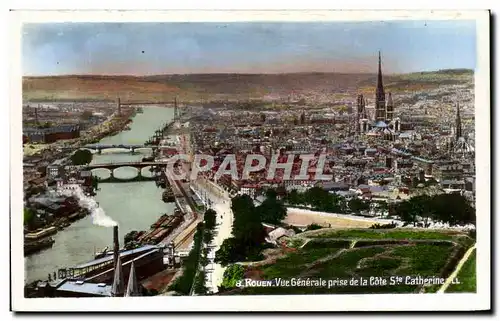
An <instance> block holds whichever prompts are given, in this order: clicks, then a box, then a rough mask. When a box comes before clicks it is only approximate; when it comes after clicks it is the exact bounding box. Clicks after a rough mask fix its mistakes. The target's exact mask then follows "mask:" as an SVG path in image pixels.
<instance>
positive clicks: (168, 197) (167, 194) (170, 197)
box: [162, 185, 175, 203]
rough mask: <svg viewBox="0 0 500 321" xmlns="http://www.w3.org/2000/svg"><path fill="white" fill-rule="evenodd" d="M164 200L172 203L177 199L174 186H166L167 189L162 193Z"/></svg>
mask: <svg viewBox="0 0 500 321" xmlns="http://www.w3.org/2000/svg"><path fill="white" fill-rule="evenodd" d="M162 200H163V201H164V202H165V203H171V202H173V201H175V196H174V191H173V190H172V187H171V186H170V185H167V186H166V189H165V191H164V192H163V194H162Z"/></svg>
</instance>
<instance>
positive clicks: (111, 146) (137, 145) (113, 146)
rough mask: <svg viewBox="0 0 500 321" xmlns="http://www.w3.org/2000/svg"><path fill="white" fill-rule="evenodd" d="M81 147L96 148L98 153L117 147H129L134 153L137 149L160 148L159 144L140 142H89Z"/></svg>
mask: <svg viewBox="0 0 500 321" xmlns="http://www.w3.org/2000/svg"><path fill="white" fill-rule="evenodd" d="M81 148H85V149H91V150H96V151H97V152H98V153H100V152H101V151H102V150H104V149H117V148H121V149H128V150H129V151H131V152H132V153H134V152H135V150H136V149H141V148H150V149H153V150H154V149H157V148H159V146H156V145H144V144H140V145H139V144H136V145H133V144H113V145H106V144H89V145H85V146H83V147H81Z"/></svg>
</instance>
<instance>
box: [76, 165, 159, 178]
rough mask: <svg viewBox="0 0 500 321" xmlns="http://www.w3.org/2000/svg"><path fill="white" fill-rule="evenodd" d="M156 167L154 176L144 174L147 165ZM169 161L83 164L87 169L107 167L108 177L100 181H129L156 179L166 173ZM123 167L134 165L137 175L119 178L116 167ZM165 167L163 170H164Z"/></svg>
mask: <svg viewBox="0 0 500 321" xmlns="http://www.w3.org/2000/svg"><path fill="white" fill-rule="evenodd" d="M150 166H151V167H152V168H156V169H155V170H153V172H154V174H153V175H152V176H145V175H143V174H142V170H143V169H144V168H145V167H150ZM166 166H167V163H158V162H121V163H106V164H89V165H85V166H82V168H83V169H86V170H95V169H107V170H108V171H109V177H108V178H99V181H102V182H129V181H150V180H156V179H157V178H158V177H160V176H163V175H164V173H163V172H164V170H165V167H166ZM121 167H132V168H135V169H136V170H137V176H135V177H130V178H118V177H116V176H115V173H114V171H115V169H117V168H121ZM162 169H163V170H162Z"/></svg>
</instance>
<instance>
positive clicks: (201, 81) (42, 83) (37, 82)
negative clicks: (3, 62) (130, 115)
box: [23, 69, 473, 101]
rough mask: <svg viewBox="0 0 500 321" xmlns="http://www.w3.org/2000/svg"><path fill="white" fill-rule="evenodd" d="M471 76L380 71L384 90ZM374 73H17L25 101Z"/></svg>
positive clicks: (257, 90)
mask: <svg viewBox="0 0 500 321" xmlns="http://www.w3.org/2000/svg"><path fill="white" fill-rule="evenodd" d="M471 79H473V71H472V70H466V69H454V70H439V71H434V72H421V73H410V74H403V75H388V76H384V85H385V86H386V88H387V90H388V91H394V92H397V91H400V90H418V89H422V88H424V89H425V88H430V87H436V86H439V85H440V84H451V83H460V82H464V81H470V80H471ZM375 83H376V75H375V74H344V73H318V72H314V73H289V74H186V75H155V76H137V77H136V76H101V75H95V76H94V75H84V76H81V75H68V76H48V77H23V98H24V99H26V100H52V99H61V100H67V99H73V100H115V99H116V97H118V96H119V97H120V98H122V100H126V101H144V100H148V101H163V100H170V99H172V98H173V97H174V96H176V97H179V99H183V100H191V99H246V98H249V97H253V98H255V97H262V96H264V95H269V94H273V95H279V96H287V95H290V94H291V93H292V92H309V93H317V94H331V93H336V92H344V91H360V92H367V93H369V92H372V91H373V87H374V86H375Z"/></svg>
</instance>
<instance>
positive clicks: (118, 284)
mask: <svg viewBox="0 0 500 321" xmlns="http://www.w3.org/2000/svg"><path fill="white" fill-rule="evenodd" d="M124 292H125V282H124V281H123V271H122V262H121V260H120V256H118V258H117V259H116V266H115V276H114V278H113V285H112V287H111V295H112V296H123V293H124Z"/></svg>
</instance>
